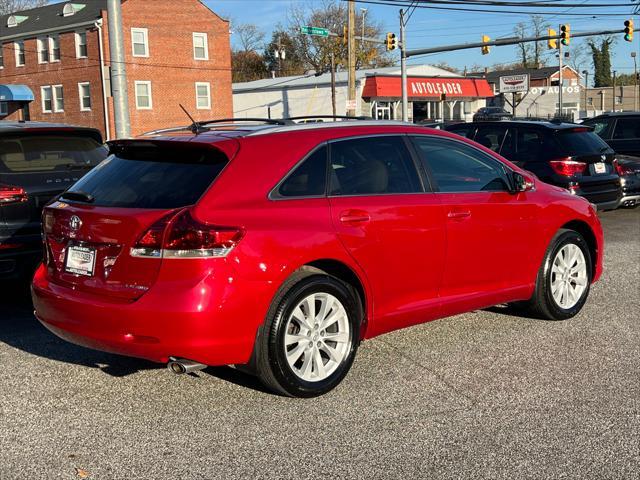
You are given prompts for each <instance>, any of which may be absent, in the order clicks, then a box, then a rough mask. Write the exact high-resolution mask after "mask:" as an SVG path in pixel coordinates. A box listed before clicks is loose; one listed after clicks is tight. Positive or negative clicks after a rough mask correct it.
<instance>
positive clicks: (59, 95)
mask: <svg viewBox="0 0 640 480" xmlns="http://www.w3.org/2000/svg"><path fill="white" fill-rule="evenodd" d="M53 106H54V111H56V112H64V90H63V88H62V85H54V86H53Z"/></svg>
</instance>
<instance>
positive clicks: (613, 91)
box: [611, 70, 618, 112]
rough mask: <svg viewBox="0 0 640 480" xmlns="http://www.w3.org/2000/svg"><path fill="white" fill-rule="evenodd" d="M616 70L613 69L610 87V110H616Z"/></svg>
mask: <svg viewBox="0 0 640 480" xmlns="http://www.w3.org/2000/svg"><path fill="white" fill-rule="evenodd" d="M617 73H618V72H617V71H616V70H614V71H613V87H612V88H611V111H612V112H615V111H616V74H617Z"/></svg>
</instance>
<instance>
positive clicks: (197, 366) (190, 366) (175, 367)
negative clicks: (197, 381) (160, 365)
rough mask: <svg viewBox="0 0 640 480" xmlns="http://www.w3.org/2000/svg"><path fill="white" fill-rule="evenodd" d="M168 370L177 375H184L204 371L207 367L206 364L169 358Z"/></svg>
mask: <svg viewBox="0 0 640 480" xmlns="http://www.w3.org/2000/svg"><path fill="white" fill-rule="evenodd" d="M167 368H168V369H169V370H170V371H171V372H172V373H175V374H176V375H182V374H184V373H191V372H197V371H199V370H204V369H205V368H207V366H206V365H205V364H204V363H198V362H194V361H193V360H187V359H185V358H169V363H167Z"/></svg>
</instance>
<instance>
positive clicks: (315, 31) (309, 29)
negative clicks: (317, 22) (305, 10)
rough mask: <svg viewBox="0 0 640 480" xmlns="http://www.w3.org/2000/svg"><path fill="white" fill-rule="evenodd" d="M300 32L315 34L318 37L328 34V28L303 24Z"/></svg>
mask: <svg viewBox="0 0 640 480" xmlns="http://www.w3.org/2000/svg"><path fill="white" fill-rule="evenodd" d="M300 32H301V33H304V34H305V35H317V36H318V37H328V36H329V30H328V29H326V28H321V27H309V26H304V27H300Z"/></svg>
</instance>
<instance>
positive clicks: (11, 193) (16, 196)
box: [0, 184, 29, 205]
mask: <svg viewBox="0 0 640 480" xmlns="http://www.w3.org/2000/svg"><path fill="white" fill-rule="evenodd" d="M28 199H29V197H28V195H27V192H26V191H25V189H24V188H21V187H13V186H11V185H2V184H0V205H7V204H8V203H21V202H26V201H27V200H28Z"/></svg>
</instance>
